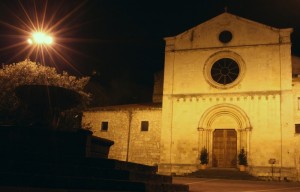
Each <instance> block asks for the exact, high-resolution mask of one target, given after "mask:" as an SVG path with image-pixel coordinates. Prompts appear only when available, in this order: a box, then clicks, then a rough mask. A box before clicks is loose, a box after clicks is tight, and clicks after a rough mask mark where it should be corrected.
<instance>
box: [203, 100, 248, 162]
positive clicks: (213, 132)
mask: <svg viewBox="0 0 300 192" xmlns="http://www.w3.org/2000/svg"><path fill="white" fill-rule="evenodd" d="M199 130H200V132H199V134H200V138H202V140H201V145H202V146H204V147H206V148H207V149H208V150H209V157H210V162H209V164H210V166H212V167H219V168H220V167H221V168H229V167H236V166H237V151H238V150H239V149H241V148H245V149H246V150H247V151H248V149H249V135H250V134H249V131H250V130H251V126H250V121H249V118H248V117H247V115H246V113H245V112H244V111H243V110H242V109H240V108H239V107H237V106H235V105H231V104H219V105H215V106H213V107H211V108H209V109H207V110H206V112H205V113H204V114H203V115H202V117H201V119H200V122H199Z"/></svg>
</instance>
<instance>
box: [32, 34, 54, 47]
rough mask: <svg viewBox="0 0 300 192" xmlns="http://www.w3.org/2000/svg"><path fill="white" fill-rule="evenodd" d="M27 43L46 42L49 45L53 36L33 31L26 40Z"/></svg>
mask: <svg viewBox="0 0 300 192" xmlns="http://www.w3.org/2000/svg"><path fill="white" fill-rule="evenodd" d="M27 42H28V43H29V44H46V45H50V44H51V43H53V38H52V37H51V36H49V35H47V34H46V33H44V32H35V33H33V34H32V36H31V38H29V39H28V40H27Z"/></svg>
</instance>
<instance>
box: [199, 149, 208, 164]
mask: <svg viewBox="0 0 300 192" xmlns="http://www.w3.org/2000/svg"><path fill="white" fill-rule="evenodd" d="M200 161H201V162H200V163H201V164H202V165H204V164H208V152H207V149H206V148H205V147H203V148H202V149H201V152H200Z"/></svg>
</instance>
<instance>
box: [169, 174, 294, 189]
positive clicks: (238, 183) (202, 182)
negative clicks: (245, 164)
mask: <svg viewBox="0 0 300 192" xmlns="http://www.w3.org/2000/svg"><path fill="white" fill-rule="evenodd" d="M173 182H174V183H180V184H186V185H189V188H190V192H216V191H217V192H221V191H228V192H237V191H238V192H269V191H270V192H273V191H274V192H299V191H300V183H297V182H273V181H272V182H271V181H253V180H228V179H214V178H211V179H205V178H189V177H174V178H173Z"/></svg>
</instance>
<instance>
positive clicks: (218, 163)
mask: <svg viewBox="0 0 300 192" xmlns="http://www.w3.org/2000/svg"><path fill="white" fill-rule="evenodd" d="M236 146H237V136H236V131H235V130H234V129H216V130H215V131H214V134H213V152H212V166H213V167H224V168H229V167H236V164H237V151H236V150H237V148H236Z"/></svg>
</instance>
